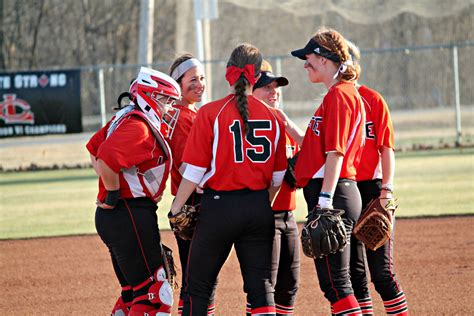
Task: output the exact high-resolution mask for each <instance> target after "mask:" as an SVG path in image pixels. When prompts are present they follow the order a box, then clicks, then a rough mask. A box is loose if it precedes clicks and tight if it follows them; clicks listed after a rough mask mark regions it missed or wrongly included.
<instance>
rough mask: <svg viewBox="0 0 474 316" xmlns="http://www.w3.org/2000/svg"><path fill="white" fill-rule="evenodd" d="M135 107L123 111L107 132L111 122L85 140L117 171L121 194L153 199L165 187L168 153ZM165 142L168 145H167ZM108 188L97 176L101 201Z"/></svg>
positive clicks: (93, 153) (95, 154)
mask: <svg viewBox="0 0 474 316" xmlns="http://www.w3.org/2000/svg"><path fill="white" fill-rule="evenodd" d="M137 112H138V111H132V112H130V113H128V114H127V115H125V116H124V117H123V118H122V120H121V121H120V122H119V124H117V125H116V128H115V129H114V131H113V132H112V133H109V134H110V135H109V136H107V133H108V129H109V127H110V125H111V122H112V121H111V122H109V123H107V125H106V126H105V127H103V128H101V129H100V130H99V131H98V132H97V133H95V134H94V135H93V136H92V138H91V139H90V140H89V142H88V143H87V145H86V147H87V149H88V150H89V152H90V153H91V154H92V155H93V156H94V157H96V158H97V159H102V160H103V161H104V162H105V163H106V164H107V166H109V167H110V168H111V169H112V170H113V171H114V172H116V173H118V174H119V181H120V197H121V198H125V199H126V198H138V197H149V198H151V199H152V200H154V199H155V198H156V197H157V196H159V195H160V194H161V193H162V192H163V190H164V187H165V183H166V180H167V178H168V173H169V162H170V161H171V156H170V155H169V152H168V151H166V152H165V150H164V149H163V147H162V146H163V145H166V144H165V143H164V142H159V141H158V140H157V138H156V136H155V134H154V133H153V132H152V130H151V127H150V126H149V125H148V123H147V122H146V121H145V119H144V118H143V117H142V115H141V114H138V113H137ZM166 146H167V145H166ZM106 195H107V190H106V189H105V187H104V184H103V182H102V179H101V178H99V194H98V196H97V199H98V200H100V201H104V200H105V197H106Z"/></svg>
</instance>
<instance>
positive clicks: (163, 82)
mask: <svg viewBox="0 0 474 316" xmlns="http://www.w3.org/2000/svg"><path fill="white" fill-rule="evenodd" d="M129 96H131V102H130V103H129V104H128V105H127V106H126V107H123V108H121V109H120V111H118V112H117V113H116V115H115V116H114V117H113V118H112V120H110V121H109V122H108V123H107V125H106V126H104V127H103V128H101V129H100V130H99V131H98V132H96V133H95V134H94V135H93V136H92V138H91V139H90V140H89V142H88V143H87V149H88V151H89V152H90V155H91V162H92V165H93V167H94V169H95V171H96V172H97V174H98V176H99V193H98V196H97V201H96V205H97V209H96V213H95V224H96V229H97V233H98V234H99V236H100V237H101V239H102V241H103V242H104V243H105V245H106V246H107V248H108V249H109V252H110V255H111V260H112V265H113V267H114V270H115V273H116V276H117V279H118V280H119V282H120V285H121V286H122V293H121V296H120V297H119V298H118V300H117V303H116V305H115V306H114V308H113V310H112V315H130V316H143V315H156V314H159V315H163V316H165V315H171V308H172V305H173V291H172V284H173V283H174V281H173V279H170V277H171V275H172V274H173V273H172V271H173V268H174V266H173V264H172V263H168V261H167V260H166V259H167V258H170V256H169V254H170V251H169V249H167V248H165V247H162V245H161V237H160V231H159V228H158V225H157V213H156V210H157V203H158V202H159V201H160V200H161V196H162V194H163V190H164V189H165V184H166V180H167V178H168V174H169V169H170V165H171V163H172V158H171V153H170V150H169V147H168V145H167V143H166V141H165V139H164V137H163V134H162V131H163V129H164V125H165V124H162V123H163V119H162V118H163V115H164V114H165V113H166V112H167V110H168V108H169V106H170V105H171V104H173V103H174V102H175V100H177V99H179V98H180V96H181V89H180V87H179V86H178V84H177V83H176V82H175V81H174V80H173V79H172V78H171V77H169V76H167V75H165V74H164V73H161V72H159V71H156V70H153V69H150V68H145V67H142V68H141V69H140V72H139V73H138V77H137V79H136V82H134V83H132V85H131V86H130V89H129ZM119 107H120V106H119ZM164 255H165V256H164ZM170 280H171V282H170Z"/></svg>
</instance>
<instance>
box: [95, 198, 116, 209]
mask: <svg viewBox="0 0 474 316" xmlns="http://www.w3.org/2000/svg"><path fill="white" fill-rule="evenodd" d="M95 205H97V206H98V207H100V208H101V209H104V210H112V209H114V207H115V206H111V205H108V204H105V203H103V202H101V201H99V200H97V201H95Z"/></svg>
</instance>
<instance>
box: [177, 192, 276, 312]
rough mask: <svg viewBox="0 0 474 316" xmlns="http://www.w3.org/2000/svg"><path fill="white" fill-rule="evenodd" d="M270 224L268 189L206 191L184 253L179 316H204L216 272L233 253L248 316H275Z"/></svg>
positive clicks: (272, 226) (271, 211)
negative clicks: (254, 315)
mask: <svg viewBox="0 0 474 316" xmlns="http://www.w3.org/2000/svg"><path fill="white" fill-rule="evenodd" d="M274 233H275V221H274V218H273V210H272V209H271V206H270V201H269V196H268V191H267V190H261V191H251V190H238V191H229V192H223V191H220V192H218V191H214V190H210V189H207V190H205V191H204V195H203V197H202V200H201V212H200V215H199V218H198V222H197V226H196V230H195V232H194V236H193V239H192V242H191V249H190V251H189V261H188V262H189V264H188V273H187V274H188V280H187V284H188V286H187V289H186V290H187V293H188V297H187V298H185V302H184V308H183V315H192V316H204V315H206V313H207V306H208V303H209V299H210V297H211V294H212V292H213V288H214V284H215V282H216V279H217V275H218V274H219V271H220V269H221V268H222V266H223V264H224V263H225V261H226V260H227V258H228V256H229V254H230V252H231V249H232V246H234V248H235V252H236V254H237V258H238V260H239V263H240V269H241V273H242V277H243V281H244V291H245V293H247V298H248V300H249V303H250V304H251V305H252V313H254V312H255V313H259V314H260V315H274V313H275V307H274V306H275V303H274V299H273V288H272V285H271V260H272V245H273V236H274Z"/></svg>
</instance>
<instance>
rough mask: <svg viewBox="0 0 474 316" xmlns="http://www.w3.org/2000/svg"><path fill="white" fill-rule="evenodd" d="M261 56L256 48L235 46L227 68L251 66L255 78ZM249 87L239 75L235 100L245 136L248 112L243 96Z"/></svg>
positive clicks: (245, 99) (244, 45)
mask: <svg viewBox="0 0 474 316" xmlns="http://www.w3.org/2000/svg"><path fill="white" fill-rule="evenodd" d="M262 59H263V58H262V54H261V53H260V51H259V50H258V48H257V47H255V46H253V45H251V44H248V43H243V44H240V45H239V46H237V47H236V48H235V49H234V50H233V51H232V54H231V55H230V58H229V60H228V62H227V67H230V66H235V67H239V68H244V67H245V65H248V64H253V65H254V67H255V68H254V69H255V74H254V76H255V77H257V76H258V74H259V73H260V67H261V65H262ZM248 86H250V83H249V82H248V81H247V79H246V78H245V77H244V75H243V74H241V75H240V77H239V79H238V80H237V82H236V83H235V85H234V90H235V97H236V100H237V109H238V110H239V113H240V116H241V117H242V120H243V121H244V131H245V134H247V132H248V131H249V126H248V119H249V110H248V104H247V95H246V94H245V90H246V88H247V87H248Z"/></svg>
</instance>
